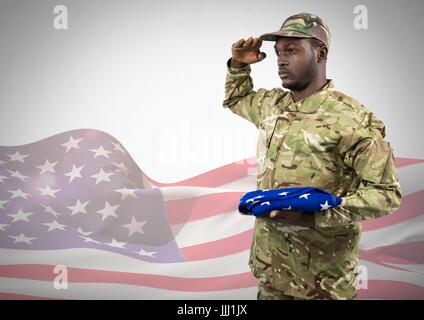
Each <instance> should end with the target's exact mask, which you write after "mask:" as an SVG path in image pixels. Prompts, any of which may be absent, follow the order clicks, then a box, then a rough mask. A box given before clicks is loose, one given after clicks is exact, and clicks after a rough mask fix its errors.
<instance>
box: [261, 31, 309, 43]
mask: <svg viewBox="0 0 424 320" xmlns="http://www.w3.org/2000/svg"><path fill="white" fill-rule="evenodd" d="M278 37H289V38H312V37H311V36H308V35H305V34H296V33H293V32H284V31H275V32H270V33H265V34H263V35H261V36H260V37H259V39H261V40H264V41H277V39H278Z"/></svg>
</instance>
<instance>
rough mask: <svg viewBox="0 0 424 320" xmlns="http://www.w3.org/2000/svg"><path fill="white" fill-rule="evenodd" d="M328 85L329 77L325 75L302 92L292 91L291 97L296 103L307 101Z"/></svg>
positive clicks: (316, 79)
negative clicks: (307, 98) (306, 99)
mask: <svg viewBox="0 0 424 320" xmlns="http://www.w3.org/2000/svg"><path fill="white" fill-rule="evenodd" d="M326 84H327V76H326V75H325V74H323V75H322V76H321V77H317V78H315V79H314V80H313V81H312V82H311V83H310V85H309V86H308V87H307V88H305V89H303V90H302V91H291V96H292V99H293V101H294V102H297V101H299V100H302V99H305V98H306V97H309V96H310V95H312V94H314V93H315V92H317V91H318V90H321V89H322V88H323V87H324V86H325V85H326Z"/></svg>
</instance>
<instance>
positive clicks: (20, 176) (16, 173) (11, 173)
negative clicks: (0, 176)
mask: <svg viewBox="0 0 424 320" xmlns="http://www.w3.org/2000/svg"><path fill="white" fill-rule="evenodd" d="M7 171H9V172H10V176H11V177H14V178H18V179H21V180H22V181H25V179H28V178H29V177H27V176H23V175H22V174H21V173H20V172H19V171H18V170H16V171H11V170H7Z"/></svg>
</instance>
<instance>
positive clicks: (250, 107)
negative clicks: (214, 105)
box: [223, 58, 269, 127]
mask: <svg viewBox="0 0 424 320" xmlns="http://www.w3.org/2000/svg"><path fill="white" fill-rule="evenodd" d="M230 62H231V58H230V59H229V60H228V61H227V76H226V81H225V100H224V102H223V107H224V108H229V109H230V110H231V111H232V112H233V113H235V114H237V115H239V116H240V117H242V118H244V119H246V120H249V121H250V122H252V123H253V124H254V125H255V126H256V127H259V124H260V118H261V104H262V101H263V99H264V98H265V96H266V94H267V93H268V92H269V90H266V89H259V90H258V91H257V92H256V91H253V81H252V78H251V77H250V72H251V68H250V65H248V66H246V67H243V68H232V67H230Z"/></svg>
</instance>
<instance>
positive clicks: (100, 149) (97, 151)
mask: <svg viewBox="0 0 424 320" xmlns="http://www.w3.org/2000/svg"><path fill="white" fill-rule="evenodd" d="M90 151H92V152H94V156H93V158H96V157H99V156H104V157H106V158H109V153H113V152H112V151H109V150H106V149H105V148H103V146H100V147H98V148H97V149H90Z"/></svg>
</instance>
